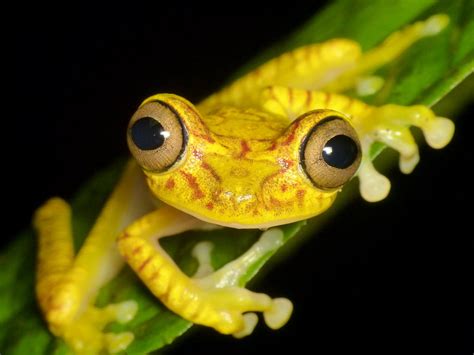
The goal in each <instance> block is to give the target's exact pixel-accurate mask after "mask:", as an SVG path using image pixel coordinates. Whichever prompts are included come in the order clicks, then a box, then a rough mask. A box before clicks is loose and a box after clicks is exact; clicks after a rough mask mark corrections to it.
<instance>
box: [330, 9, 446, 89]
mask: <svg viewBox="0 0 474 355" xmlns="http://www.w3.org/2000/svg"><path fill="white" fill-rule="evenodd" d="M448 23H449V17H448V16H447V15H444V14H438V15H434V16H431V17H430V18H429V19H427V20H425V21H419V22H416V23H414V24H411V25H408V26H406V27H405V28H403V29H402V30H400V31H397V32H394V33H392V34H391V35H390V36H389V37H387V39H385V40H384V41H383V42H382V43H381V44H380V45H379V46H377V47H375V48H373V49H371V50H369V51H367V52H365V53H364V54H363V55H362V56H361V57H360V58H358V60H357V61H356V62H355V63H354V64H353V65H351V66H349V67H348V69H347V70H346V71H345V72H344V73H343V74H341V75H340V76H338V77H337V80H334V81H332V82H331V83H329V84H328V85H326V86H324V87H323V89H324V90H325V91H330V92H341V91H345V90H348V89H350V88H352V87H354V86H356V85H357V82H358V80H359V79H360V78H361V77H362V76H364V74H366V73H371V72H373V71H375V70H376V69H377V68H380V67H381V66H383V65H385V64H387V63H390V62H392V61H393V60H395V59H396V58H397V57H399V56H400V55H401V54H402V53H403V52H404V51H406V50H407V49H408V48H409V47H410V46H412V45H413V43H415V42H416V41H418V40H420V39H422V38H424V37H429V36H434V35H436V34H438V33H439V32H440V31H441V30H443V29H444V28H445V27H446V26H447V25H448Z"/></svg>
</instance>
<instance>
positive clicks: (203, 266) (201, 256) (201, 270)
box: [191, 241, 214, 278]
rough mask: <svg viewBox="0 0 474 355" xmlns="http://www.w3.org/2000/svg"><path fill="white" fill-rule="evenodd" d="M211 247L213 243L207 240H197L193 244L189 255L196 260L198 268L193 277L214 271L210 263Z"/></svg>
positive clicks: (199, 276) (206, 274) (203, 275)
mask: <svg viewBox="0 0 474 355" xmlns="http://www.w3.org/2000/svg"><path fill="white" fill-rule="evenodd" d="M213 248H214V244H213V243H211V242H209V241H203V242H199V243H197V244H196V245H195V246H194V248H193V250H192V251H191V255H192V256H193V257H194V258H195V259H196V260H197V262H198V268H197V270H196V272H195V273H194V275H193V278H201V277H205V276H208V275H210V274H211V273H212V272H213V271H214V268H213V266H212V263H211V252H212V249H213Z"/></svg>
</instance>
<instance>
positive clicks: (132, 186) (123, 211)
mask: <svg viewBox="0 0 474 355" xmlns="http://www.w3.org/2000/svg"><path fill="white" fill-rule="evenodd" d="M140 179H143V177H142V175H141V172H140V171H139V169H138V168H137V165H136V163H134V162H130V163H129V164H128V165H127V168H126V169H125V172H124V174H123V176H122V178H121V179H120V181H119V183H118V184H117V186H116V188H115V190H114V191H113V193H112V195H111V196H110V198H109V199H108V201H107V203H106V204H105V206H104V208H103V210H102V212H101V214H100V216H99V217H98V219H97V221H96V223H95V225H94V226H93V228H92V230H91V231H90V233H89V235H88V237H87V238H86V240H85V242H84V245H83V246H82V248H81V250H80V251H79V252H78V254H77V256H76V257H75V258H74V250H73V240H72V232H71V213H70V208H69V206H68V204H67V203H66V202H64V201H63V200H61V199H59V198H53V199H51V200H49V201H48V202H46V203H45V204H44V205H43V206H42V207H40V208H39V209H38V211H37V212H36V214H35V218H34V225H35V228H36V229H37V231H38V235H39V251H38V274H37V281H36V293H37V298H38V301H39V304H40V308H41V311H42V312H43V314H44V316H45V319H46V321H47V323H48V326H49V328H50V330H51V332H53V333H54V334H55V335H57V336H60V337H62V338H63V339H64V340H65V341H66V343H68V345H70V346H71V348H72V349H73V350H74V351H75V352H77V353H91V354H93V353H96V352H99V351H100V350H102V349H104V348H107V349H108V350H109V351H110V352H112V351H114V350H113V349H116V350H117V349H119V350H120V349H123V348H124V347H126V345H128V344H129V343H130V342H131V341H132V339H133V335H132V334H130V333H122V334H103V333H102V329H103V327H104V326H105V325H106V324H107V323H109V322H111V321H115V320H117V321H121V322H124V321H127V320H129V319H131V318H133V315H134V314H135V312H136V310H137V306H136V303H135V302H124V303H121V304H117V305H109V306H108V307H106V308H104V309H98V308H96V307H94V306H93V304H94V301H95V297H96V294H97V292H98V290H99V288H100V287H101V286H103V285H104V284H105V283H106V282H107V281H109V280H110V279H111V278H112V277H114V276H115V275H116V274H117V272H118V271H119V270H120V268H121V267H122V265H123V260H122V258H121V257H120V255H119V253H118V252H117V249H116V245H115V239H116V237H117V235H118V234H119V231H120V230H121V229H122V228H124V226H125V225H126V224H128V223H129V221H130V219H132V220H133V219H135V218H137V214H138V215H141V214H143V213H144V211H143V207H142V208H141V209H140V208H139V209H137V210H134V211H132V210H131V209H133V208H134V207H136V206H134V204H133V203H130V202H131V201H132V202H133V200H134V195H135V194H136V192H137V191H136V189H137V186H140V182H139V180H140ZM141 185H143V184H141ZM142 202H143V201H142ZM144 205H146V204H144ZM124 206H127V207H126V208H124ZM117 351H118V350H117Z"/></svg>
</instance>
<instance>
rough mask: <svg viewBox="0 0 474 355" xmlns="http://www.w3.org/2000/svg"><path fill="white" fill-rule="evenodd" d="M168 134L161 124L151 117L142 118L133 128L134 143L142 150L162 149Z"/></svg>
mask: <svg viewBox="0 0 474 355" xmlns="http://www.w3.org/2000/svg"><path fill="white" fill-rule="evenodd" d="M168 134H169V133H168V132H167V131H166V130H165V129H164V128H163V126H162V125H161V123H160V122H158V121H157V120H155V119H154V118H151V117H143V118H140V119H139V120H138V121H136V122H135V123H134V124H133V126H132V128H131V135H132V140H133V143H135V145H136V146H137V147H138V148H140V149H141V150H154V149H157V148H159V147H161V146H162V145H163V143H164V142H165V139H166V138H167V135H168Z"/></svg>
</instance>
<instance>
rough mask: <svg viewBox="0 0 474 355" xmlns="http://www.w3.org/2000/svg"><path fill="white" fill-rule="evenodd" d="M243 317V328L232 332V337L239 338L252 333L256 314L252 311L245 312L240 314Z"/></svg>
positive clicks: (255, 323)
mask: <svg viewBox="0 0 474 355" xmlns="http://www.w3.org/2000/svg"><path fill="white" fill-rule="evenodd" d="M242 319H243V328H242V329H241V330H239V331H237V332H235V333H233V334H232V336H233V337H234V338H237V339H241V338H243V337H246V336H247V335H250V334H252V333H253V330H254V329H255V327H256V326H257V323H258V316H257V315H256V314H255V313H253V312H250V313H245V314H244V315H243V316H242Z"/></svg>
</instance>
